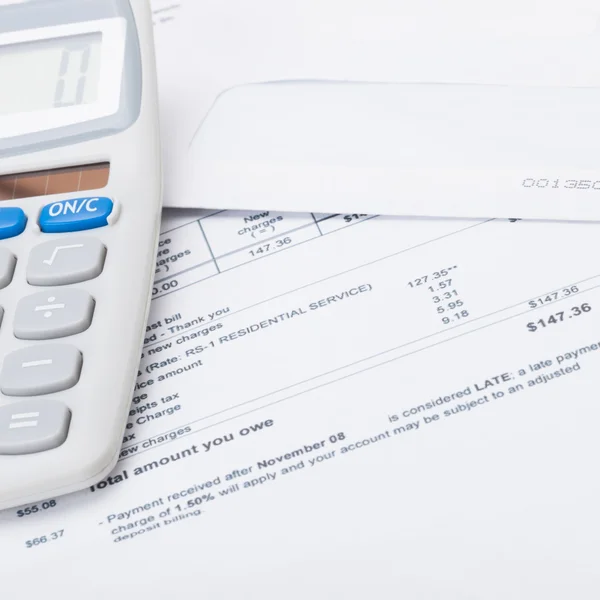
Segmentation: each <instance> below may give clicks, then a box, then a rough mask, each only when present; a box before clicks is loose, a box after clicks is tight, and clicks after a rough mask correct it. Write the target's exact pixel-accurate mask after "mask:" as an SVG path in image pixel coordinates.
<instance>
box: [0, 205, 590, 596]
mask: <svg viewBox="0 0 600 600" xmlns="http://www.w3.org/2000/svg"><path fill="white" fill-rule="evenodd" d="M599 249H600V230H599V226H598V225H594V224H580V225H575V224H561V223H536V222H523V221H516V222H509V221H498V220H490V221H469V220H464V221H458V220H421V221H420V220H415V219H406V220H398V219H393V218H384V217H371V216H367V215H361V214H356V215H354V214H347V215H344V214H340V215H318V214H280V213H273V212H269V211H263V212H261V213H247V212H225V213H223V212H221V213H218V214H216V213H214V212H212V213H211V212H210V211H205V212H204V213H200V214H198V213H196V214H192V213H187V214H186V213H184V214H181V213H176V214H175V215H172V216H170V217H167V219H166V221H165V223H164V227H163V233H162V235H161V238H160V247H159V256H158V261H157V275H156V284H155V294H154V301H153V305H152V310H151V316H150V320H149V325H148V332H147V342H146V344H145V348H144V356H143V358H142V361H141V365H140V376H139V379H138V384H137V386H138V387H137V390H136V397H135V398H134V400H133V404H132V413H131V420H130V425H128V427H127V430H126V434H125V435H126V438H125V441H124V444H123V450H122V460H121V461H120V462H119V463H118V466H117V468H116V469H115V471H114V473H113V474H112V475H111V477H110V478H109V479H107V480H105V481H104V482H102V483H100V484H99V485H97V486H95V487H94V489H93V490H91V489H90V490H85V491H82V492H80V493H77V494H73V495H70V496H66V497H60V498H55V499H50V500H48V501H47V502H40V503H36V505H34V506H27V507H19V508H17V509H14V510H10V511H4V512H3V513H0V564H2V586H3V593H4V595H6V596H7V597H8V596H10V597H16V598H37V597H46V596H47V595H48V593H53V592H51V591H52V590H55V591H56V592H57V593H60V597H61V598H65V599H67V600H70V599H75V598H81V597H85V598H89V599H90V600H97V599H105V598H115V597H117V598H121V597H123V598H124V597H132V598H145V599H147V600H162V599H163V598H184V597H208V598H223V599H225V598H227V599H229V598H261V599H263V600H280V599H281V598H289V599H293V600H295V599H298V600H299V599H305V598H313V599H316V600H337V599H340V600H342V599H343V600H358V599H359V598H365V597H378V598H385V599H389V600H396V599H397V598H398V597H399V596H401V597H403V598H410V599H411V600H412V599H415V600H416V599H417V598H418V599H419V600H439V599H444V600H465V599H466V598H477V599H479V598H482V599H485V600H506V599H507V598H510V599H511V600H531V599H532V598H544V599H545V600H564V598H577V599H578V600H596V599H597V598H598V596H599V595H600V572H599V571H598V568H597V565H598V561H599V559H600V550H599V548H598V543H597V540H598V536H599V534H600V522H599V520H598V518H597V510H598V509H597V507H598V503H599V501H600V488H599V485H598V478H597V477H596V475H595V473H596V471H597V468H596V463H597V456H598V454H599V452H600V438H599V436H598V431H597V430H598V427H597V423H598V420H599V419H600V403H599V402H598V387H599V384H600V368H599V366H600V364H599V361H600V339H599V336H598V330H599V326H600V268H599V267H598V264H597V262H598V261H597V256H598V251H599ZM442 309H443V310H442ZM444 319H447V322H444ZM532 329H536V331H531V330H532ZM115 343H118V340H115ZM161 379H162V380H161ZM453 395H454V397H453ZM82 401H85V399H82ZM420 407H422V408H420ZM131 436H133V437H131ZM125 474H126V477H125ZM49 591H50V592H49Z"/></svg>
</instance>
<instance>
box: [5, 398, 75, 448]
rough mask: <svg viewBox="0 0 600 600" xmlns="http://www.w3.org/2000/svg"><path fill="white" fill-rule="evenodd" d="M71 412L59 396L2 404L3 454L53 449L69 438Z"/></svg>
mask: <svg viewBox="0 0 600 600" xmlns="http://www.w3.org/2000/svg"><path fill="white" fill-rule="evenodd" d="M70 422H71V412H70V411H69V409H68V408H67V407H66V406H65V405H64V404H63V403H62V402H58V401H57V400H50V399H47V400H38V399H36V400H23V401H21V402H13V403H11V404H8V405H7V406H2V407H0V454H9V455H15V454H32V453H34V452H43V451H45V450H51V449H52V448H57V447H58V446H60V445H62V444H63V443H64V441H65V440H66V439H67V435H68V432H69V424H70Z"/></svg>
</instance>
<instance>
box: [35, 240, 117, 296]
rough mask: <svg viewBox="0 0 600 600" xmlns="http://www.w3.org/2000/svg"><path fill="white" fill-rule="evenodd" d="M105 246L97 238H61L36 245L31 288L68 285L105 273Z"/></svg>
mask: <svg viewBox="0 0 600 600" xmlns="http://www.w3.org/2000/svg"><path fill="white" fill-rule="evenodd" d="M105 258H106V247H105V246H104V244H103V243H102V242H101V241H100V240H97V239H96V238H91V237H83V238H60V239H55V240H53V241H51V242H45V243H44V244H40V245H39V246H36V247H35V248H34V249H33V250H32V251H31V254H30V255H29V262H28V264H27V281H28V282H29V283H30V284H31V285H66V284H69V283H79V282H81V281H87V280H88V279H94V277H98V275H100V273H102V269H103V268H104V260H105Z"/></svg>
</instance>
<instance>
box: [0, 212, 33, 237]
mask: <svg viewBox="0 0 600 600" xmlns="http://www.w3.org/2000/svg"><path fill="white" fill-rule="evenodd" d="M25 225H27V216H26V215H25V213H24V212H23V210H22V209H21V208H18V207H16V206H6V207H4V208H0V240H6V239H8V238H11V237H15V236H17V235H21V234H22V233H23V232H24V231H25Z"/></svg>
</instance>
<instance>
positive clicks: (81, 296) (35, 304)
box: [14, 288, 95, 340]
mask: <svg viewBox="0 0 600 600" xmlns="http://www.w3.org/2000/svg"><path fill="white" fill-rule="evenodd" d="M94 306H95V302H94V299H93V298H92V297H91V296H90V295H89V294H88V293H87V292H84V291H83V290H74V289H70V288H66V289H58V290H53V291H51V292H40V293H39V294H33V295H32V296H27V297H25V298H23V299H22V300H21V301H20V302H19V304H18V305H17V311H16V314H15V323H14V328H15V337H17V338H19V339H21V340H49V339H52V338H59V337H64V336H67V335H74V334H76V333H81V332H82V331H85V330H86V329H87V328H88V327H89V326H90V324H91V323H92V316H93V314H94Z"/></svg>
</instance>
